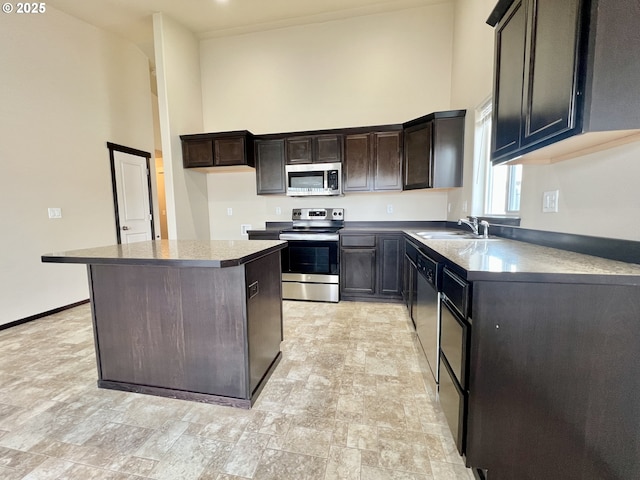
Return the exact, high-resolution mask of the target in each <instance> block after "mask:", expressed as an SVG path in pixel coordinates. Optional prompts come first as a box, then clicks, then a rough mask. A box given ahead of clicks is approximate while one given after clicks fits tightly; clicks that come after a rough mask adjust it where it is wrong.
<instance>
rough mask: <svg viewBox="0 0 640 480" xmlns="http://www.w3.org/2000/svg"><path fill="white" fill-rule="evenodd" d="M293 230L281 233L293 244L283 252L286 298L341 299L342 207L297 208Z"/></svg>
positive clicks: (284, 238) (322, 300)
mask: <svg viewBox="0 0 640 480" xmlns="http://www.w3.org/2000/svg"><path fill="white" fill-rule="evenodd" d="M292 220H293V225H292V228H291V229H288V230H282V231H281V232H280V240H287V241H288V242H289V245H288V246H287V248H285V249H284V250H283V251H282V298H284V299H289V300H314V301H320V302H337V301H339V300H340V261H339V251H340V249H339V248H338V238H339V237H338V230H340V229H341V228H342V227H343V226H344V209H342V208H294V209H293V212H292Z"/></svg>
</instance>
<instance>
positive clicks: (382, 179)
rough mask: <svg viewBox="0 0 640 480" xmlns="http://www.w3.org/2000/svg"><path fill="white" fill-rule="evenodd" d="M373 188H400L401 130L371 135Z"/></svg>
mask: <svg viewBox="0 0 640 480" xmlns="http://www.w3.org/2000/svg"><path fill="white" fill-rule="evenodd" d="M373 139H374V149H373V189H374V190H402V164H401V158H402V132H384V133H375V134H374V135H373Z"/></svg>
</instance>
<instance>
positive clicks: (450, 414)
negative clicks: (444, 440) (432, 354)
mask: <svg viewBox="0 0 640 480" xmlns="http://www.w3.org/2000/svg"><path fill="white" fill-rule="evenodd" d="M438 398H439V400H440V407H441V408H442V411H443V412H444V416H445V417H446V419H447V423H448V424H449V429H450V430H451V434H452V435H453V440H454V441H455V442H456V447H458V451H459V452H460V454H463V453H464V451H465V433H466V432H465V425H466V419H465V416H466V412H467V394H466V393H465V392H464V391H463V390H462V389H461V388H460V386H459V385H458V382H456V380H455V378H454V377H453V373H452V372H451V368H450V367H449V365H448V363H447V360H446V359H445V358H444V356H442V355H441V357H440V386H439V388H438Z"/></svg>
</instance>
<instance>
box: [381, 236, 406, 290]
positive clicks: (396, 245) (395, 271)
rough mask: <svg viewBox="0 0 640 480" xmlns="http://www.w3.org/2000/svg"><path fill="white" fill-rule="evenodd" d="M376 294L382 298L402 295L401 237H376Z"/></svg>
mask: <svg viewBox="0 0 640 480" xmlns="http://www.w3.org/2000/svg"><path fill="white" fill-rule="evenodd" d="M377 241H378V249H379V251H378V265H379V272H380V273H379V275H378V279H379V282H380V283H379V286H378V293H379V294H380V295H384V296H392V297H400V296H401V295H402V261H401V259H402V246H401V245H402V244H401V242H402V237H401V236H400V235H378V239H377Z"/></svg>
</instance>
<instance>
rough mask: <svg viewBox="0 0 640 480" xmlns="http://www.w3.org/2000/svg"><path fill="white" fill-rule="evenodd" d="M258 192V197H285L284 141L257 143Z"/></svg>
mask: <svg viewBox="0 0 640 480" xmlns="http://www.w3.org/2000/svg"><path fill="white" fill-rule="evenodd" d="M255 155H256V191H257V193H258V195H275V194H280V195H284V194H285V192H286V179H285V175H284V140H282V139H280V138H275V139H270V140H268V139H261V140H256V142H255Z"/></svg>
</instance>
